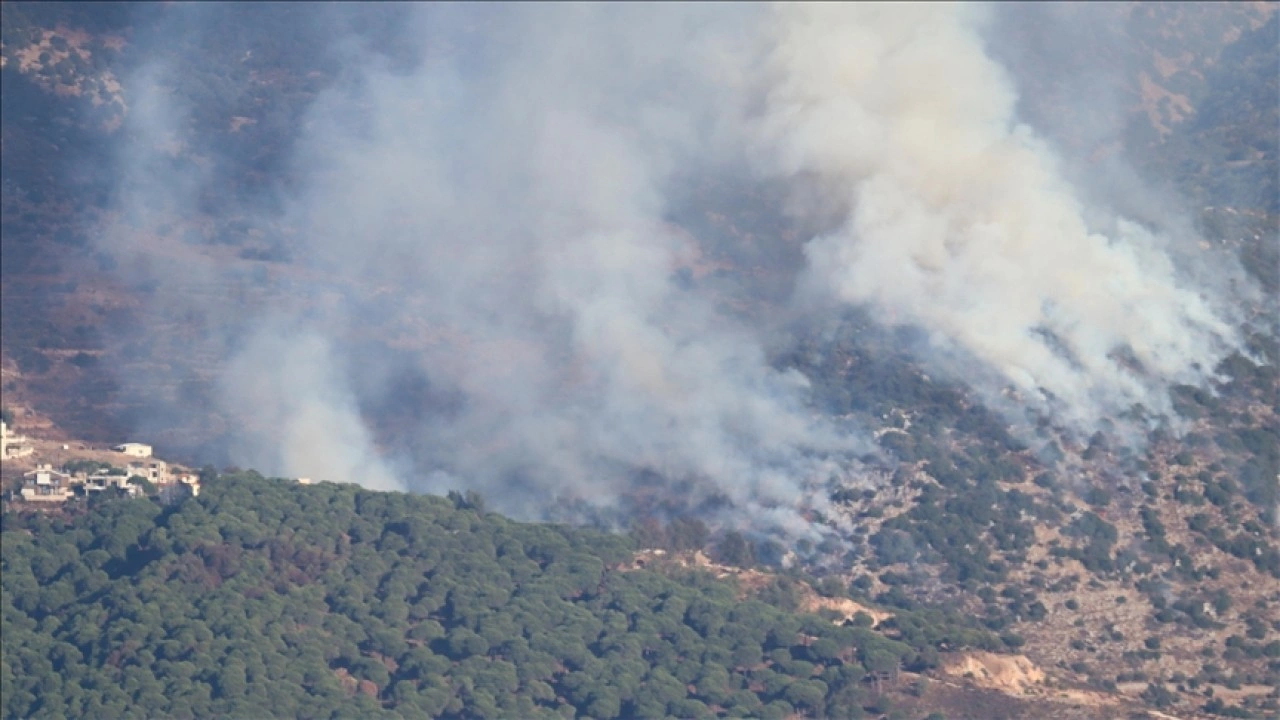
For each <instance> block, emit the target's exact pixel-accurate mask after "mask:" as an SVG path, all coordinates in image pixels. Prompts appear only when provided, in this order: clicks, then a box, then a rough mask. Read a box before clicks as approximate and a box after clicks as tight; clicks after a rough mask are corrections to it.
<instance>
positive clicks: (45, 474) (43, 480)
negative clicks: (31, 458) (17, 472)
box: [19, 465, 71, 502]
mask: <svg viewBox="0 0 1280 720" xmlns="http://www.w3.org/2000/svg"><path fill="white" fill-rule="evenodd" d="M70 481H71V477H70V476H69V475H67V474H66V473H64V472H58V471H57V470H54V469H53V466H52V465H40V466H38V467H37V468H36V469H35V470H32V471H30V472H27V473H24V475H23V486H22V490H21V492H20V493H19V494H21V495H22V499H23V500H29V501H31V502H64V501H65V500H66V499H67V498H69V497H71V482H70Z"/></svg>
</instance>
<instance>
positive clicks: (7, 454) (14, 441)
mask: <svg viewBox="0 0 1280 720" xmlns="http://www.w3.org/2000/svg"><path fill="white" fill-rule="evenodd" d="M26 442H27V438H26V437H25V436H23V435H13V434H10V432H9V424H8V423H6V422H5V421H3V420H0V459H4V460H12V459H14V458H20V457H26V456H28V455H30V454H32V453H34V452H35V448H33V447H31V446H30V445H27V444H25V443H26Z"/></svg>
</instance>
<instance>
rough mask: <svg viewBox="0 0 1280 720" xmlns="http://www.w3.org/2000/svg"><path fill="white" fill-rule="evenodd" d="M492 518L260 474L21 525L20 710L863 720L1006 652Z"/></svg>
mask: <svg viewBox="0 0 1280 720" xmlns="http://www.w3.org/2000/svg"><path fill="white" fill-rule="evenodd" d="M479 505H480V504H479V503H478V502H477V500H476V499H475V498H474V497H472V498H470V499H468V498H464V497H463V496H454V497H453V498H452V499H445V498H440V497H424V496H411V495H404V494H398V493H374V492H370V491H366V490H361V489H358V488H357V487H354V486H351V485H333V484H322V485H315V486H301V485H298V484H296V483H292V482H290V481H286V480H272V479H264V478H262V477H261V476H258V475H256V474H255V473H242V474H239V475H223V476H222V477H220V478H218V479H217V480H215V481H212V482H210V483H209V484H208V486H207V488H206V490H205V491H204V492H202V493H201V495H200V496H199V497H198V498H188V499H185V500H182V501H179V502H176V503H172V504H167V505H166V504H164V503H162V502H160V501H159V500H158V499H147V498H140V499H125V498H119V499H111V498H108V499H104V500H101V501H95V502H94V503H93V504H92V506H91V507H87V508H82V509H81V510H80V511H78V512H72V513H70V514H67V515H46V514H42V513H30V514H22V513H17V512H9V513H7V514H5V515H4V518H3V521H4V526H3V565H2V569H3V573H2V574H0V579H2V581H3V590H4V592H3V603H4V604H3V613H2V615H0V617H2V618H3V628H2V630H3V636H4V643H3V667H2V669H0V673H2V675H0V682H2V683H3V685H2V689H0V695H3V703H4V705H3V710H4V713H3V714H4V717H6V718H37V717H49V718H53V717H173V718H200V717H214V716H233V717H251V716H252V717H264V716H270V717H334V718H337V717H386V718H397V717H405V718H410V717H452V718H463V717H522V718H533V717H547V718H560V717H592V718H615V717H665V716H670V717H680V718H695V717H712V716H730V717H766V718H785V717H792V716H794V715H795V714H796V713H800V714H802V715H805V716H812V717H830V716H840V717H859V716H861V715H862V708H863V706H864V705H865V706H870V707H875V706H876V703H877V699H878V695H879V693H878V692H877V689H876V685H877V683H876V679H877V678H884V677H888V676H891V675H893V674H895V673H897V672H899V671H900V670H901V669H902V668H913V669H916V670H922V669H927V668H929V667H933V666H936V664H937V663H938V661H939V648H947V649H960V648H963V647H966V646H980V647H987V648H991V649H998V648H1001V647H1004V643H1002V642H1001V641H999V640H997V639H995V638H994V637H993V636H992V635H991V634H990V633H988V632H986V631H983V630H980V629H974V628H970V627H967V625H966V622H965V621H962V620H960V619H959V618H957V617H954V616H947V615H946V614H942V613H936V612H926V611H923V610H920V611H918V612H916V613H912V612H910V611H902V612H900V613H899V615H898V617H897V618H896V620H895V621H894V622H891V623H889V624H888V625H886V626H884V627H881V628H880V629H879V630H878V631H873V630H871V629H869V628H868V627H866V626H865V625H864V624H862V623H856V624H853V625H850V626H847V627H846V626H841V625H838V624H835V623H833V622H832V621H831V620H830V619H826V618H823V617H819V616H817V615H808V614H800V613H797V612H796V611H795V597H794V585H793V584H789V583H790V582H791V581H787V580H785V579H782V580H781V581H780V582H781V586H775V587H771V588H767V589H765V591H763V592H761V593H760V594H759V595H751V596H743V595H742V593H741V592H740V590H741V589H740V588H738V587H737V586H735V585H734V584H733V583H732V582H731V581H728V580H717V579H715V578H714V577H713V576H712V575H711V574H709V573H707V572H705V571H699V570H696V569H691V570H687V571H683V572H681V573H680V574H679V575H678V576H676V577H672V576H668V575H666V574H662V573H659V572H654V571H651V570H646V569H632V568H630V566H629V561H630V559H631V557H632V541H631V540H630V539H629V538H627V537H626V536H622V535H617V534H605V533H601V532H598V531H592V530H589V529H572V528H569V527H565V526H556V525H538V524H523V523H518V522H513V521H510V520H507V519H505V518H503V517H501V516H498V515H495V514H492V513H486V512H484V511H483V509H482V507H480V506H479ZM788 588H790V590H789V589H788ZM766 600H767V601H768V602H766ZM867 624H869V623H867Z"/></svg>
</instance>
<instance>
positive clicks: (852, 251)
mask: <svg viewBox="0 0 1280 720" xmlns="http://www.w3.org/2000/svg"><path fill="white" fill-rule="evenodd" d="M351 12H356V13H358V12H359V10H358V9H353V10H351ZM411 14H412V15H413V17H414V21H413V22H409V23H407V24H406V26H405V27H404V28H403V33H404V37H405V38H409V39H410V41H411V42H413V43H417V44H418V45H420V46H421V47H422V48H423V52H422V53H421V56H422V59H421V60H420V62H417V63H416V64H414V65H413V66H412V67H411V68H409V69H406V68H405V67H404V66H403V65H392V64H389V63H385V62H381V61H379V60H377V59H375V58H377V57H378V55H377V54H376V53H375V52H374V51H373V50H374V49H373V48H370V47H365V46H362V45H360V44H359V43H358V42H354V41H353V42H351V43H347V44H346V45H345V46H344V47H345V50H344V54H343V55H342V57H343V59H344V71H343V73H342V74H341V76H340V77H339V78H338V80H337V81H336V82H335V83H334V85H333V86H332V87H330V89H329V90H327V91H326V92H324V93H323V94H321V95H320V96H319V97H318V98H316V100H315V101H314V102H313V104H312V105H311V107H310V108H309V110H308V111H307V112H306V114H305V116H304V117H303V121H302V123H301V127H300V131H299V137H298V140H297V144H296V146H295V147H294V148H293V162H292V167H291V176H292V177H293V178H295V179H296V183H295V184H294V185H293V186H292V187H290V189H289V190H288V191H287V192H282V195H281V198H280V202H279V204H278V206H276V207H273V209H272V210H270V211H265V210H261V209H257V208H245V209H244V214H245V215H255V216H257V217H258V219H259V220H260V221H261V223H262V224H264V225H265V224H271V223H274V224H277V225H279V226H280V227H282V228H284V229H285V232H287V233H288V234H289V235H290V237H291V238H292V240H291V243H292V244H291V246H290V250H291V252H292V255H293V265H292V266H291V269H290V270H289V271H287V272H286V271H281V272H280V273H278V274H276V275H274V276H273V277H274V278H275V280H273V281H272V282H273V283H275V284H276V285H278V286H279V287H278V288H275V289H277V290H279V292H280V293H286V292H287V291H288V290H289V288H296V287H298V286H299V285H302V284H311V285H312V286H313V289H314V290H315V291H314V292H311V293H309V294H304V295H308V297H309V300H308V301H290V302H287V303H286V302H283V301H279V302H276V301H272V300H268V301H266V306H265V307H260V308H257V309H256V310H254V311H253V312H255V313H262V316H263V317H264V318H269V319H263V320H259V319H257V318H256V316H253V315H245V314H239V315H236V316H235V318H234V322H233V323H232V324H233V325H235V326H237V327H239V328H242V329H243V331H244V332H243V334H237V335H236V339H235V341H234V342H233V341H226V342H223V343H221V344H220V347H222V348H224V350H225V353H226V356H227V357H226V359H227V362H226V363H225V366H224V367H223V368H222V373H221V381H220V383H219V386H218V387H219V388H221V391H220V392H219V393H218V399H219V402H220V404H221V408H222V409H223V410H224V411H225V412H226V413H227V414H229V415H231V416H235V417H244V418H250V420H249V422H250V425H249V427H250V428H251V431H250V432H248V433H246V437H247V438H248V439H247V440H246V441H245V442H242V443H240V445H239V446H240V447H243V448H244V450H243V451H242V452H243V453H244V458H243V460H241V462H244V463H253V464H256V465H259V466H261V467H264V469H266V470H268V471H272V472H280V473H289V474H294V475H307V476H313V477H327V478H335V479H338V478H343V479H351V480H354V481H359V482H362V483H365V484H368V485H370V486H372V487H378V488H389V487H406V488H410V489H435V490H439V489H443V488H444V487H445V486H457V487H469V488H476V489H479V490H480V491H481V492H482V493H484V494H485V495H487V496H488V497H489V498H490V500H491V502H492V503H494V504H495V505H496V506H497V507H499V508H500V509H503V510H506V511H508V512H514V513H517V514H521V515H525V516H530V515H535V516H536V515H545V514H546V513H547V512H548V511H549V510H551V509H554V508H555V507H557V506H558V505H559V504H561V503H564V502H568V501H585V502H587V503H588V504H591V505H595V506H599V507H606V508H607V507H610V506H612V505H614V504H615V503H616V502H618V499H619V497H620V496H621V494H622V493H623V492H624V490H628V489H631V490H633V491H634V492H636V493H642V490H637V489H636V488H637V487H638V486H637V485H636V484H635V481H634V474H635V473H637V472H640V471H648V472H650V473H657V474H658V475H661V476H663V477H666V478H670V479H672V480H674V481H676V482H680V483H684V485H683V487H685V488H686V489H687V492H688V496H687V497H686V498H683V499H684V501H686V502H687V504H688V505H689V506H699V505H702V506H704V507H732V508H734V509H735V510H734V512H735V513H736V514H737V517H738V518H740V519H741V518H746V521H747V522H760V523H767V524H769V525H779V526H785V527H786V528H787V529H788V530H789V531H800V530H801V529H803V527H804V520H803V519H802V513H801V510H803V509H804V508H806V507H814V508H817V509H821V508H822V506H823V500H822V498H823V497H824V493H823V492H822V491H821V486H822V484H823V483H824V482H825V481H826V480H828V479H831V478H832V477H839V476H842V475H846V474H848V473H851V472H853V471H852V470H850V468H851V467H852V465H851V463H852V460H851V458H852V457H853V456H854V455H856V454H858V453H861V452H865V451H866V450H867V449H868V448H869V447H870V445H869V443H868V442H867V440H866V436H865V435H864V434H862V433H860V432H855V431H854V430H853V429H851V428H847V427H841V426H839V425H838V424H837V423H836V422H835V421H832V420H830V419H824V418H821V417H819V416H818V415H817V414H816V413H815V412H814V411H812V410H811V409H810V408H809V406H808V404H807V401H808V398H807V387H808V382H807V380H806V379H805V378H804V377H803V376H801V375H800V374H798V373H797V372H795V371H786V370H778V369H776V368H774V367H772V366H770V364H769V363H768V362H767V360H766V350H765V346H766V343H765V339H764V338H765V337H767V336H769V334H770V333H771V332H772V331H773V330H774V329H775V328H771V327H761V325H762V324H763V322H762V321H753V320H752V319H750V318H751V316H750V315H749V314H746V313H740V312H735V311H730V310H729V309H727V308H726V307H725V304H724V298H723V297H720V296H718V295H717V293H715V292H713V291H712V290H710V289H709V288H710V287H711V286H710V285H703V284H698V283H693V284H690V283H687V282H681V281H679V277H680V275H679V271H680V270H681V269H682V268H683V269H684V270H686V271H687V270H689V267H690V266H691V265H693V264H696V262H697V258H699V257H701V256H702V255H704V254H705V252H706V250H707V248H706V247H705V246H703V245H702V244H700V240H702V239H699V238H693V237H690V236H689V235H688V234H687V233H686V232H684V231H683V230H681V229H680V228H678V227H675V226H673V225H672V224H671V216H672V212H673V208H675V207H676V206H677V205H682V204H684V203H685V200H686V198H685V197H683V196H682V193H683V192H685V191H686V190H687V189H688V188H689V187H691V186H692V185H697V184H698V183H699V182H703V180H700V179H699V178H702V177H712V178H715V176H716V175H717V174H719V175H723V174H724V173H725V172H727V171H726V170H725V168H735V170H734V172H743V170H742V169H743V168H747V169H749V171H750V172H754V173H755V174H756V177H755V178H754V180H758V181H770V182H776V181H785V183H787V184H789V185H790V186H791V187H792V193H791V196H790V202H789V203H788V205H787V207H789V208H790V210H791V212H792V214H793V215H794V216H795V219H796V221H797V225H800V226H810V227H813V226H825V227H827V228H828V231H826V232H824V233H822V234H821V235H820V236H819V237H816V238H814V239H813V240H812V241H810V242H809V243H808V244H807V245H806V247H805V249H804V254H805V256H806V257H807V260H808V267H807V269H805V271H804V273H803V280H804V282H803V284H802V286H803V288H804V289H805V290H806V291H808V292H810V293H812V294H816V295H817V296H818V297H820V298H823V297H825V298H827V299H829V300H830V301H831V302H832V304H835V305H839V304H840V303H850V304H858V305H868V306H870V307H872V308H874V309H875V310H876V311H877V312H878V314H879V315H880V316H881V317H882V318H883V319H884V320H885V321H886V322H890V323H903V324H913V325H918V326H921V327H923V328H925V329H927V330H929V331H931V332H933V333H934V334H935V335H936V337H937V338H938V339H939V342H940V344H941V345H943V346H944V347H951V348H954V349H955V353H953V354H952V355H949V356H953V355H954V356H959V355H960V354H963V355H964V356H966V357H969V358H972V359H974V360H976V361H977V362H979V363H981V365H982V367H983V368H984V372H990V373H994V374H995V375H997V376H999V377H1000V378H1002V382H1004V383H1008V384H1012V385H1015V386H1017V387H1018V388H1019V389H1020V390H1021V391H1023V397H1024V399H1025V401H1026V402H1028V403H1030V404H1031V405H1032V406H1034V407H1040V406H1041V405H1042V404H1043V400H1042V399H1041V396H1040V393H1044V394H1047V395H1050V396H1052V398H1054V400H1053V403H1052V404H1050V405H1049V406H1048V409H1049V410H1050V411H1051V412H1053V413H1055V417H1056V418H1057V420H1059V422H1060V423H1061V424H1063V425H1064V426H1068V427H1072V428H1076V429H1082V430H1086V429H1089V428H1091V427H1093V426H1095V425H1097V423H1098V422H1099V421H1100V420H1101V419H1102V418H1105V417H1108V416H1111V415H1114V414H1115V413H1117V412H1120V411H1122V410H1124V409H1126V408H1128V407H1129V406H1130V405H1132V404H1134V403H1141V404H1143V405H1145V406H1146V407H1148V408H1150V409H1153V410H1155V411H1157V412H1159V411H1162V410H1163V409H1165V401H1164V399H1163V398H1164V397H1165V390H1166V388H1167V385H1168V384H1169V383H1171V382H1197V381H1199V380H1201V379H1203V378H1204V376H1205V373H1206V372H1207V371H1208V369H1209V368H1212V367H1213V366H1214V364H1215V361H1216V360H1217V359H1218V358H1219V357H1220V356H1221V354H1222V353H1223V352H1224V350H1225V349H1226V348H1228V347H1231V345H1232V343H1233V340H1232V331H1231V329H1230V326H1229V325H1228V324H1227V323H1226V322H1224V320H1223V319H1222V317H1221V316H1220V315H1218V314H1217V313H1216V312H1215V310H1214V309H1213V307H1211V305H1210V302H1209V301H1208V300H1207V299H1206V298H1204V297H1202V296H1201V295H1200V294H1199V292H1200V291H1199V290H1198V289H1196V288H1193V287H1188V286H1186V285H1184V284H1183V283H1182V281H1180V280H1179V276H1178V272H1177V270H1176V269H1175V267H1174V266H1173V264H1172V262H1171V261H1170V259H1169V256H1168V255H1167V254H1166V253H1165V252H1164V250H1163V248H1162V242H1164V241H1163V240H1162V239H1161V238H1160V236H1159V235H1158V234H1154V233H1153V232H1152V231H1151V230H1148V229H1145V228H1142V227H1139V226H1138V225H1136V224H1134V223H1130V222H1125V221H1124V220H1123V219H1115V221H1114V222H1112V223H1110V224H1108V225H1107V226H1105V227H1092V226H1091V225H1090V224H1089V223H1088V222H1086V219H1085V218H1086V213H1085V209H1084V208H1083V207H1082V205H1081V202H1080V200H1079V199H1078V194H1077V193H1076V192H1074V191H1073V190H1072V188H1071V187H1069V186H1068V185H1067V183H1066V182H1065V181H1064V180H1063V179H1062V177H1061V176H1060V174H1059V173H1058V171H1057V169H1056V167H1055V161H1054V159H1053V154H1052V152H1051V151H1050V149H1049V148H1048V147H1047V146H1046V144H1045V143H1043V142H1041V141H1040V140H1038V139H1037V137H1036V135H1035V133H1034V132H1033V131H1032V130H1030V129H1029V128H1027V127H1024V126H1020V125H1018V123H1017V118H1016V117H1015V116H1014V106H1015V99H1016V97H1015V93H1014V88H1013V87H1012V85H1011V83H1010V82H1009V80H1008V78H1007V77H1006V75H1005V74H1004V73H1003V72H1002V70H1001V68H1000V67H999V66H998V65H997V64H996V63H995V62H993V61H992V60H991V59H990V58H989V57H988V56H987V55H986V53H985V52H984V49H983V42H982V38H981V33H980V28H979V25H978V23H977V20H978V18H976V17H975V11H974V9H973V8H971V7H969V6H939V5H932V4H919V5H916V4H895V5H866V4H858V5H831V4H821V5H795V4H783V5H778V6H756V5H742V6H724V5H712V6H700V5H677V4H665V5H664V4H659V5H645V6H639V5H607V6H581V5H568V4H551V5H540V6H529V5H502V6H498V7H489V6H475V7H470V6H431V7H426V6H422V7H417V6H415V7H414V9H413V11H412V12H411ZM477 25H479V26H481V27H482V28H483V32H481V33H475V32H470V31H469V30H468V29H472V28H474V27H475V26H477ZM335 32H339V31H335ZM450 47H451V48H452V50H449V51H440V49H441V48H450ZM171 112H172V110H169V109H166V110H165V111H164V112H159V111H149V110H148V108H147V107H142V108H135V110H134V114H133V118H132V121H131V122H133V123H134V124H135V128H137V127H145V126H147V124H148V123H152V124H154V123H156V122H158V120H157V118H159V119H160V120H159V121H164V122H176V121H173V120H172V119H169V113H171ZM149 135H150V133H149ZM150 141H151V139H150V137H148V142H150ZM198 177H199V176H197V180H196V182H197V183H198V182H199V179H198ZM152 179H153V180H154V181H155V183H156V184H157V185H158V186H160V187H164V188H168V190H167V191H166V194H168V195H171V194H173V193H175V192H180V191H183V190H184V189H185V188H186V187H187V186H188V185H190V184H191V182H192V175H191V174H184V175H183V177H182V178H180V179H181V180H182V181H181V182H175V181H174V179H171V178H168V177H165V176H164V174H163V173H161V174H158V175H156V176H155V177H154V178H152ZM691 179H692V180H691ZM716 181H722V178H720V179H717V180H716ZM142 185H143V184H139V183H137V182H135V183H133V184H130V185H129V186H127V188H126V194H128V193H134V194H137V193H143V192H146V191H147V188H146V187H143V186H142ZM195 194H196V193H194V192H191V193H189V195H190V196H191V197H190V198H189V200H188V201H187V205H189V206H194V205H195V200H194V195H195ZM126 200H127V199H126ZM125 204H126V205H127V204H128V202H127V201H126V203H125ZM176 205H178V206H179V208H178V209H179V210H182V209H183V208H181V207H180V206H182V205H183V203H182V202H177V203H176ZM833 218H834V220H833ZM117 230H120V229H117ZM110 236H111V237H116V236H118V233H116V234H112V235H110ZM763 241H764V242H771V243H776V244H778V245H782V244H784V243H785V241H784V240H783V238H780V237H779V238H763ZM728 254H729V255H730V256H732V249H730V251H729V253H728ZM691 259H692V260H691ZM739 270H742V271H744V272H746V273H750V272H751V271H752V269H751V268H739ZM316 284H324V288H323V290H322V291H321V290H320V289H317V288H314V285H316ZM162 295H163V293H162ZM323 297H330V298H332V299H333V303H332V304H333V307H331V308H330V309H329V310H323V309H321V308H322V306H323V305H324V303H323V302H321V300H322V299H323ZM302 308H305V312H304V311H303V310H302ZM375 328H376V333H375V332H374V329H375ZM373 334H377V335H378V336H379V337H381V338H384V339H385V338H394V339H395V340H394V341H393V344H395V345H397V346H398V347H402V348H405V349H406V350H407V352H408V357H410V358H412V360H409V361H397V363H399V365H400V366H397V367H394V368H392V367H390V364H392V363H390V361H387V360H386V359H385V358H378V357H367V356H366V357H362V356H361V355H360V353H359V352H358V351H356V350H354V349H353V348H355V347H357V344H356V343H355V342H354V341H355V340H356V339H359V338H364V337H369V336H371V335H373ZM246 338H247V339H246ZM359 347H365V346H359ZM952 367H953V369H954V366H952ZM1138 367H1140V368H1141V369H1140V371H1136V370H1135V369H1134V368H1138ZM406 372H407V373H409V374H410V375H413V376H415V377H425V378H427V380H428V382H429V384H430V386H431V388H432V390H433V395H432V397H434V398H437V400H438V402H436V401H433V402H434V403H436V404H435V405H433V406H432V407H430V408H427V409H426V411H425V412H423V413H420V414H418V415H417V416H415V418H416V419H415V427H414V428H413V429H412V431H411V432H412V436H413V438H414V442H413V443H412V445H413V447H414V449H415V451H414V452H413V457H396V458H385V457H384V454H383V453H381V452H380V451H379V450H378V449H376V448H375V447H374V443H373V442H372V440H371V438H372V434H371V433H370V431H369V430H367V429H366V423H365V420H364V418H363V417H362V410H361V402H360V399H361V397H362V395H363V394H367V393H364V391H360V392H357V390H356V389H355V388H357V387H367V386H369V385H371V384H372V385H378V384H380V383H381V382H382V380H377V381H375V380H370V379H369V378H382V379H386V378H391V377H393V376H396V374H397V373H400V374H403V373H406ZM386 382H387V383H390V380H389V379H387V380H386ZM981 389H983V390H985V391H990V392H991V393H992V395H993V396H994V395H995V391H996V390H998V389H999V388H998V387H991V388H987V387H984V388H981ZM380 390H381V391H382V393H383V394H387V393H390V394H392V395H394V394H395V392H396V390H395V388H394V387H390V388H388V387H384V388H381V389H380ZM374 394H376V393H374ZM439 398H451V399H450V400H448V401H445V400H439Z"/></svg>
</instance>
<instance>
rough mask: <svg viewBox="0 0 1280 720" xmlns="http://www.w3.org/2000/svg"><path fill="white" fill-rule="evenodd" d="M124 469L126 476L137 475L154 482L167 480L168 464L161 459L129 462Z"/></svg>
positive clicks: (160, 482) (162, 482)
mask: <svg viewBox="0 0 1280 720" xmlns="http://www.w3.org/2000/svg"><path fill="white" fill-rule="evenodd" d="M124 471H125V473H126V475H127V476H128V477H133V476H134V475H137V476H138V477H143V478H146V479H147V480H149V481H151V482H153V483H156V484H164V483H167V482H169V465H168V464H167V463H165V461H163V460H152V461H151V462H145V463H140V462H131V463H129V464H128V465H125V467H124Z"/></svg>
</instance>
